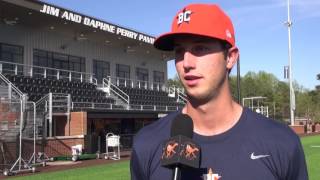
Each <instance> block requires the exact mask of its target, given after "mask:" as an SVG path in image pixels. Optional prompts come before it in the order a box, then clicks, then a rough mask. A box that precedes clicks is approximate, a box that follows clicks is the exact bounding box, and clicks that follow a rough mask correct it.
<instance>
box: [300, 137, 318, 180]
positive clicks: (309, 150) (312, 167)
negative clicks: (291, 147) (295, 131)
mask: <svg viewBox="0 0 320 180" xmlns="http://www.w3.org/2000/svg"><path fill="white" fill-rule="evenodd" d="M301 142H302V145H303V149H304V153H305V156H306V161H307V166H308V172H309V179H310V180H319V179H320V136H308V137H303V138H301ZM312 146H313V147H312Z"/></svg>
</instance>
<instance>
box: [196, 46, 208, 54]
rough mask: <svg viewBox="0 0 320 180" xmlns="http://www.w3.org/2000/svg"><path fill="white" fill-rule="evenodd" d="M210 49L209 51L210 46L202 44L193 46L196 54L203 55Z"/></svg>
mask: <svg viewBox="0 0 320 180" xmlns="http://www.w3.org/2000/svg"><path fill="white" fill-rule="evenodd" d="M208 51H209V48H208V47H206V46H202V45H199V46H195V47H194V48H192V52H193V53H194V54H195V55H202V54H203V53H207V52H208Z"/></svg>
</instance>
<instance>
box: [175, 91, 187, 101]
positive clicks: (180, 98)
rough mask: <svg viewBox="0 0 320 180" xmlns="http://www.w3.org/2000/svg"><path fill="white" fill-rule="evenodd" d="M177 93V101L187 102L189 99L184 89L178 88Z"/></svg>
mask: <svg viewBox="0 0 320 180" xmlns="http://www.w3.org/2000/svg"><path fill="white" fill-rule="evenodd" d="M176 90H177V94H178V98H177V101H178V102H179V101H182V102H184V103H187V101H188V99H187V96H186V94H185V93H184V89H181V88H177V89H176Z"/></svg>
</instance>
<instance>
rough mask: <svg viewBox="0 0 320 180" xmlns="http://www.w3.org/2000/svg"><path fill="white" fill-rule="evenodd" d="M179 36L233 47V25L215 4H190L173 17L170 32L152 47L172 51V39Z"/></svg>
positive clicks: (157, 40)
mask: <svg viewBox="0 0 320 180" xmlns="http://www.w3.org/2000/svg"><path fill="white" fill-rule="evenodd" d="M179 35H197V36H205V37H210V38H216V39H220V40H224V41H226V42H228V43H229V44H230V45H232V46H235V37H234V29H233V24H232V22H231V20H230V18H229V16H228V15H227V14H225V13H224V12H223V10H222V9H221V8H220V7H219V6H218V5H215V4H190V5H187V6H186V7H184V8H183V9H182V10H180V11H179V12H178V13H177V15H176V16H175V17H174V19H173V22H172V26H171V32H169V33H165V34H162V35H161V36H159V37H158V38H157V39H156V40H155V42H154V44H153V45H154V47H155V48H157V49H160V50H164V51H172V50H173V48H174V38H175V37H176V36H179Z"/></svg>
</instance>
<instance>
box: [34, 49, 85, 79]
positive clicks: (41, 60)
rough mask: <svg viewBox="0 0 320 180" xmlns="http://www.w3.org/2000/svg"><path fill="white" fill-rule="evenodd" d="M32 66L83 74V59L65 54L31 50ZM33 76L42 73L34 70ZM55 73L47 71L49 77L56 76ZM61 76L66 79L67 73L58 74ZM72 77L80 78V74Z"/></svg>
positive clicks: (39, 70)
mask: <svg viewBox="0 0 320 180" xmlns="http://www.w3.org/2000/svg"><path fill="white" fill-rule="evenodd" d="M33 65H34V66H41V67H49V68H55V69H64V70H69V71H77V72H85V58H83V57H78V56H72V55H67V54H61V53H55V52H50V51H44V50H39V49H34V50H33ZM34 73H35V74H39V73H41V74H42V73H43V70H41V69H34ZM56 73H57V72H56V71H54V70H48V71H47V74H48V75H49V76H54V75H56ZM60 75H61V76H64V77H68V73H67V72H60ZM72 76H73V77H76V78H80V74H72Z"/></svg>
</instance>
